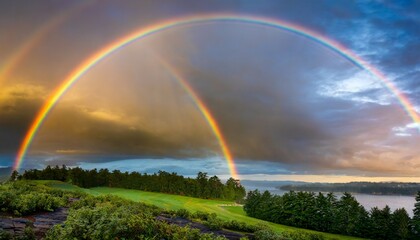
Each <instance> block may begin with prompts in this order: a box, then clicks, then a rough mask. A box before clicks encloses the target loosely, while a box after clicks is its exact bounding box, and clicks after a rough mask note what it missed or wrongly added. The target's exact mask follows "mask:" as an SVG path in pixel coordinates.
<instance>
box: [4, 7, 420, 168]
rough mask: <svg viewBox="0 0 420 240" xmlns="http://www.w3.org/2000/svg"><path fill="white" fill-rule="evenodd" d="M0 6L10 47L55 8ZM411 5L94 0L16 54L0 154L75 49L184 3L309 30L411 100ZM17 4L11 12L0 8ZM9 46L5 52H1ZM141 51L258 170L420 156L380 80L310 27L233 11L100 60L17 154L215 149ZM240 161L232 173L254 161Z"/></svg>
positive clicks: (65, 157) (70, 62)
mask: <svg viewBox="0 0 420 240" xmlns="http://www.w3.org/2000/svg"><path fill="white" fill-rule="evenodd" d="M1 5H3V6H5V7H4V8H2V7H0V9H3V10H0V11H2V12H4V14H0V26H9V25H10V24H15V26H14V28H13V31H12V30H11V32H10V34H9V35H8V34H2V35H1V36H3V37H0V43H2V44H1V46H6V47H3V48H9V46H10V49H17V48H18V46H21V45H19V44H16V43H18V42H21V41H23V40H22V39H25V38H26V37H27V36H26V35H27V34H28V32H30V31H29V30H30V29H32V28H36V27H39V26H42V24H44V23H45V22H48V20H49V19H53V18H52V16H55V15H53V14H52V13H53V12H62V11H65V8H64V7H63V6H62V5H61V4H57V3H49V4H47V3H45V4H36V6H34V8H32V9H31V6H32V5H31V4H29V5H25V6H23V5H20V4H18V3H7V4H6V3H1ZM416 5H418V2H416V1H406V2H398V3H397V2H383V1H369V2H351V1H346V2H343V1H316V2H315V1H309V0H307V1H306V0H302V1H281V2H278V1H258V2H256V1H240V2H231V1H229V2H226V1H215V2H212V3H211V4H209V3H204V4H203V3H201V2H200V3H198V2H197V1H166V2H165V3H163V2H160V3H152V2H144V1H127V2H125V3H116V2H114V1H105V2H104V1H102V2H101V4H100V5H99V4H98V5H97V7H92V8H86V9H85V10H83V11H81V12H80V13H78V14H77V16H75V17H71V18H69V20H68V21H66V22H64V23H63V24H62V25H60V27H59V28H57V29H54V30H52V31H51V33H50V35H49V37H48V38H47V37H46V38H45V40H44V41H42V43H40V44H39V46H37V47H36V48H35V49H34V50H33V51H32V53H31V54H30V55H28V56H27V58H25V60H24V61H22V63H21V64H20V66H19V69H22V70H21V71H16V72H15V73H13V74H11V75H10V79H7V82H6V83H7V84H4V85H1V87H2V88H1V89H0V100H1V101H0V133H1V134H0V153H3V154H7V155H8V156H11V155H13V154H14V153H15V152H16V150H17V148H18V146H19V144H20V141H21V140H22V138H23V136H24V134H25V132H26V130H27V129H28V127H29V124H30V123H31V121H32V119H33V118H34V117H35V114H36V112H37V111H38V109H39V108H40V106H41V104H42V102H43V101H44V100H45V98H46V96H48V94H49V92H50V91H51V90H52V89H54V87H55V86H56V85H57V84H58V83H60V82H61V81H62V79H64V78H65V76H66V75H67V74H68V73H69V72H70V70H71V69H72V68H74V67H75V66H77V65H78V64H79V63H80V62H81V60H82V59H84V58H86V57H87V56H89V55H90V54H91V53H92V52H94V51H96V50H97V49H100V48H101V47H102V46H104V45H105V44H107V43H109V42H112V41H114V40H115V39H118V38H120V37H121V36H124V35H126V34H127V33H129V32H132V31H133V30H134V29H139V28H140V27H141V26H146V25H149V24H152V23H155V22H158V21H161V20H163V19H170V18H172V17H176V16H185V15H188V14H196V15H199V14H202V13H220V12H232V13H238V14H254V15H258V16H265V17H269V18H275V19H277V18H278V19H283V20H287V21H290V22H293V23H295V24H298V25H303V26H305V27H306V28H310V29H313V30H314V31H316V32H319V33H320V34H322V35H324V36H325V37H327V38H331V39H334V40H336V41H338V42H340V43H343V44H344V45H345V46H346V47H348V48H349V49H350V50H351V51H354V52H355V53H356V54H358V55H360V56H362V57H363V58H365V59H366V60H367V61H368V62H369V63H372V64H374V66H375V67H377V68H378V69H380V70H381V71H382V72H384V73H385V74H386V75H387V76H388V77H389V78H390V80H392V81H394V82H395V83H396V85H397V86H398V87H399V88H401V89H402V91H403V92H404V93H405V94H406V96H407V97H408V99H410V100H411V101H412V102H413V104H414V106H415V107H417V108H419V106H420V102H418V101H419V100H418V99H420V98H419V94H420V89H419V86H420V82H419V81H420V80H419V79H420V78H419V74H418V71H419V69H420V66H419V62H420V61H419V60H420V59H419V55H418V54H417V52H416V51H415V49H418V48H419V46H418V42H419V38H420V32H419V28H418V24H419V19H420V16H419V14H418V11H415V10H413V9H417V8H418V6H416ZM5 9H8V10H7V11H5ZM9 10H10V11H9ZM40 13H44V14H40ZM17 15H19V16H23V17H22V20H19V21H11V20H10V19H15V20H16V19H17V17H16V16H17ZM48 17H50V18H48ZM2 29H10V28H2ZM6 35H7V36H6ZM5 36H6V37H5ZM16 46H17V47H16ZM6 50H7V51H4V52H3V51H2V52H3V53H2V54H1V56H2V59H3V54H5V55H4V59H7V56H6V55H7V54H11V53H10V50H8V49H6ZM150 52H153V54H155V55H156V56H158V57H159V58H162V59H163V60H164V61H167V63H168V64H169V65H171V66H173V67H174V69H176V71H178V73H179V74H180V75H181V76H183V77H185V79H186V81H188V82H189V83H190V84H191V86H192V87H193V88H194V89H195V90H196V91H197V94H198V95H199V96H200V97H201V99H202V100H203V102H204V103H205V104H206V105H207V106H208V108H209V110H210V111H211V112H212V114H213V115H214V117H215V119H216V120H217V123H218V125H219V126H220V129H221V131H222V133H223V134H224V136H225V137H226V140H227V143H228V145H229V147H230V149H231V150H232V152H233V155H234V156H235V158H236V159H239V161H251V162H252V163H254V162H255V163H256V164H258V163H261V164H263V165H264V166H265V167H262V168H261V169H259V171H262V172H265V173H269V174H276V173H285V172H287V171H295V172H299V173H307V172H312V173H316V174H321V173H340V174H341V173H354V174H371V175H375V174H380V173H384V174H388V175H398V174H400V175H404V174H406V175H411V174H414V172H415V171H416V170H417V169H418V167H419V166H420V164H419V162H420V159H419V158H418V156H419V150H417V147H416V146H415V143H416V142H418V141H419V135H418V132H416V129H415V127H414V128H413V127H412V125H410V123H411V120H410V119H409V117H408V116H407V114H406V113H405V112H404V111H403V109H402V107H401V105H400V104H399V103H398V99H396V97H395V96H394V95H393V93H392V92H390V91H389V90H387V89H386V87H384V85H383V84H381V83H380V82H379V81H378V79H375V78H374V76H372V75H370V74H368V73H367V71H366V70H363V69H359V68H357V67H356V66H354V65H353V64H352V63H351V62H349V61H347V60H346V58H344V57H342V56H339V55H338V54H337V53H336V52H332V51H331V50H329V49H327V48H326V47H324V46H322V45H321V44H319V43H316V42H314V41H311V40H310V39H308V38H305V37H302V36H299V35H297V34H291V33H290V32H287V31H284V30H279V29H274V28H269V27H262V26H255V25H250V24H244V23H238V22H236V23H228V22H223V23H208V24H203V25H197V26H189V27H183V28H175V29H171V30H168V31H165V32H162V33H159V34H156V35H152V36H150V37H147V38H146V39H144V40H141V41H139V42H138V43H137V42H136V43H133V44H132V45H130V46H127V47H126V48H125V49H120V50H119V51H117V52H115V53H114V54H112V55H111V56H110V57H109V58H107V59H106V60H104V61H102V62H100V63H99V64H97V66H95V67H94V68H92V69H91V70H90V71H89V72H88V73H87V74H86V75H85V76H83V77H82V79H81V80H80V81H79V82H78V83H77V84H75V86H74V88H73V89H71V90H69V91H68V93H67V94H66V96H65V97H64V98H63V100H62V101H61V102H60V103H59V104H58V105H57V106H55V108H54V110H53V111H52V112H51V114H50V115H49V117H48V119H47V120H46V121H45V122H44V123H43V127H42V128H41V129H40V131H39V132H38V134H37V136H36V138H35V140H34V142H33V144H32V146H31V149H30V152H29V155H28V158H31V159H33V162H32V163H31V164H33V166H38V164H42V163H43V162H47V163H48V162H51V163H52V162H54V163H60V164H61V163H72V164H77V163H78V162H80V161H82V160H83V159H85V158H86V159H88V160H87V161H89V162H94V163H97V162H101V161H110V160H118V159H124V158H125V157H127V159H128V158H133V157H134V156H138V157H142V158H146V157H150V158H152V157H154V158H170V159H172V160H173V159H178V161H181V160H180V159H181V158H208V157H209V156H215V155H220V148H219V146H218V143H217V142H216V139H215V137H214V135H213V134H212V133H211V131H210V128H209V126H208V125H207V123H206V122H205V120H204V118H203V116H202V114H201V113H200V112H199V111H198V109H197V106H195V105H194V103H193V101H192V99H191V96H188V94H187V93H186V91H185V89H182V87H180V85H179V84H177V83H176V81H175V80H174V77H173V73H171V72H170V70H168V69H165V68H164V67H163V66H162V65H161V64H160V63H159V61H157V60H156V59H155V58H154V57H153V56H151V54H150ZM0 77H1V76H0ZM0 80H1V78H0ZM378 82H379V83H378ZM0 84H2V82H0ZM419 109H420V108H419ZM216 162H217V161H209V162H206V163H203V165H202V166H203V167H204V168H206V169H207V168H211V167H212V166H215V164H216ZM183 163H184V162H183ZM251 165H252V164H251ZM244 166H250V165H249V164H248V165H247V164H244ZM165 167H166V168H173V169H176V170H179V171H183V172H186V171H187V170H186V169H184V167H179V165H171V164H166V165H165ZM218 167H221V166H218ZM222 167H223V166H222ZM158 168H159V166H157V167H155V168H153V167H150V169H149V170H150V171H152V170H153V171H154V170H156V169H158ZM246 168H247V167H243V168H242V169H241V171H243V172H246V173H249V174H256V173H257V172H254V171H247V170H246ZM194 171H195V170H194Z"/></svg>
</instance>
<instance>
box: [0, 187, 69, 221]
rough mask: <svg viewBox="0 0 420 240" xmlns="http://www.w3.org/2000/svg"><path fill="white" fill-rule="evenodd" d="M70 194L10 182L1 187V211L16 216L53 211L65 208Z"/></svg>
mask: <svg viewBox="0 0 420 240" xmlns="http://www.w3.org/2000/svg"><path fill="white" fill-rule="evenodd" d="M68 194H69V193H64V192H63V191H59V190H53V189H50V188H48V187H45V186H39V185H31V184H28V183H26V182H21V181H16V182H9V183H7V184H5V185H2V186H1V191H0V210H1V211H2V212H10V213H13V214H15V215H27V214H31V213H34V212H38V211H53V210H54V209H56V208H58V207H60V206H64V205H65V204H66V202H67V199H68Z"/></svg>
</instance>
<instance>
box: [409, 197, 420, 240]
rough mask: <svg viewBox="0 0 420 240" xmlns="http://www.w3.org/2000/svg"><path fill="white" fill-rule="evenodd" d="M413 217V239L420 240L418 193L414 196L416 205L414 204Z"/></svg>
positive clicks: (419, 203)
mask: <svg viewBox="0 0 420 240" xmlns="http://www.w3.org/2000/svg"><path fill="white" fill-rule="evenodd" d="M413 212H414V216H413V218H412V219H411V224H410V225H411V231H412V234H413V238H414V239H419V238H420V191H419V192H417V195H416V203H415V204H414V209H413Z"/></svg>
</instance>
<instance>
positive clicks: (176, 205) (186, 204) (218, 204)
mask: <svg viewBox="0 0 420 240" xmlns="http://www.w3.org/2000/svg"><path fill="white" fill-rule="evenodd" d="M36 182H38V183H41V184H46V185H49V186H51V187H54V188H59V189H63V190H70V191H83V192H86V193H89V194H92V195H101V194H113V195H116V196H120V197H122V198H125V199H129V200H133V201H136V202H144V203H148V204H153V205H156V206H159V207H162V208H166V209H171V210H177V209H180V208H184V209H187V210H189V211H190V212H195V211H206V212H210V213H216V214H217V215H218V216H219V217H220V218H222V219H224V220H237V221H242V222H246V223H248V224H261V223H264V224H266V225H269V226H270V227H271V228H272V229H274V230H275V231H279V232H281V231H285V230H287V231H293V230H297V229H298V228H294V227H289V226H285V225H280V224H274V223H269V222H266V221H263V220H259V219H255V218H251V217H248V216H246V215H245V212H244V211H243V209H242V207H241V206H232V205H233V203H232V202H227V201H218V200H206V199H199V198H192V197H184V196H178V195H170V194H163V193H154V192H144V191H139V190H130V189H122V188H108V187H97V188H92V189H83V188H79V187H77V186H74V185H71V184H67V183H63V182H59V181H36ZM299 230H302V229H299ZM305 231H308V232H315V231H311V230H305ZM322 234H323V235H324V236H325V237H326V238H327V239H360V238H355V237H349V236H342V235H336V234H329V233H322Z"/></svg>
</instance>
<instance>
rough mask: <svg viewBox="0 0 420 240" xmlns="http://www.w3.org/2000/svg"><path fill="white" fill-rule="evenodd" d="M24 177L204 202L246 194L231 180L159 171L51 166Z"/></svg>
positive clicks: (236, 182)
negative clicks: (190, 176) (224, 180)
mask: <svg viewBox="0 0 420 240" xmlns="http://www.w3.org/2000/svg"><path fill="white" fill-rule="evenodd" d="M20 178H23V179H31V180H59V181H64V182H70V183H72V184H74V185H77V186H79V187H82V188H92V187H119V188H127V189H137V190H142V191H150V192H161V193H170V194H178V195H184V196H190V197H197V198H204V199H223V200H234V201H237V202H240V201H243V199H244V197H245V195H246V191H245V188H244V187H243V186H242V185H241V183H240V182H239V180H236V179H233V178H229V179H228V180H227V181H226V183H222V182H221V180H220V179H219V178H218V177H217V176H213V177H208V176H207V173H203V172H199V173H198V174H197V177H196V178H187V177H184V176H180V175H178V174H177V173H168V172H165V171H159V172H158V173H154V174H141V173H138V172H131V173H129V172H121V171H119V170H114V171H112V172H110V171H109V170H108V169H100V170H99V171H98V170H97V169H92V170H84V169H82V168H79V167H76V168H68V167H66V166H64V165H63V166H62V167H61V168H60V167H58V166H55V167H51V166H47V167H46V168H45V169H43V170H37V169H31V170H26V171H25V172H24V173H23V174H22V176H21V177H20Z"/></svg>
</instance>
